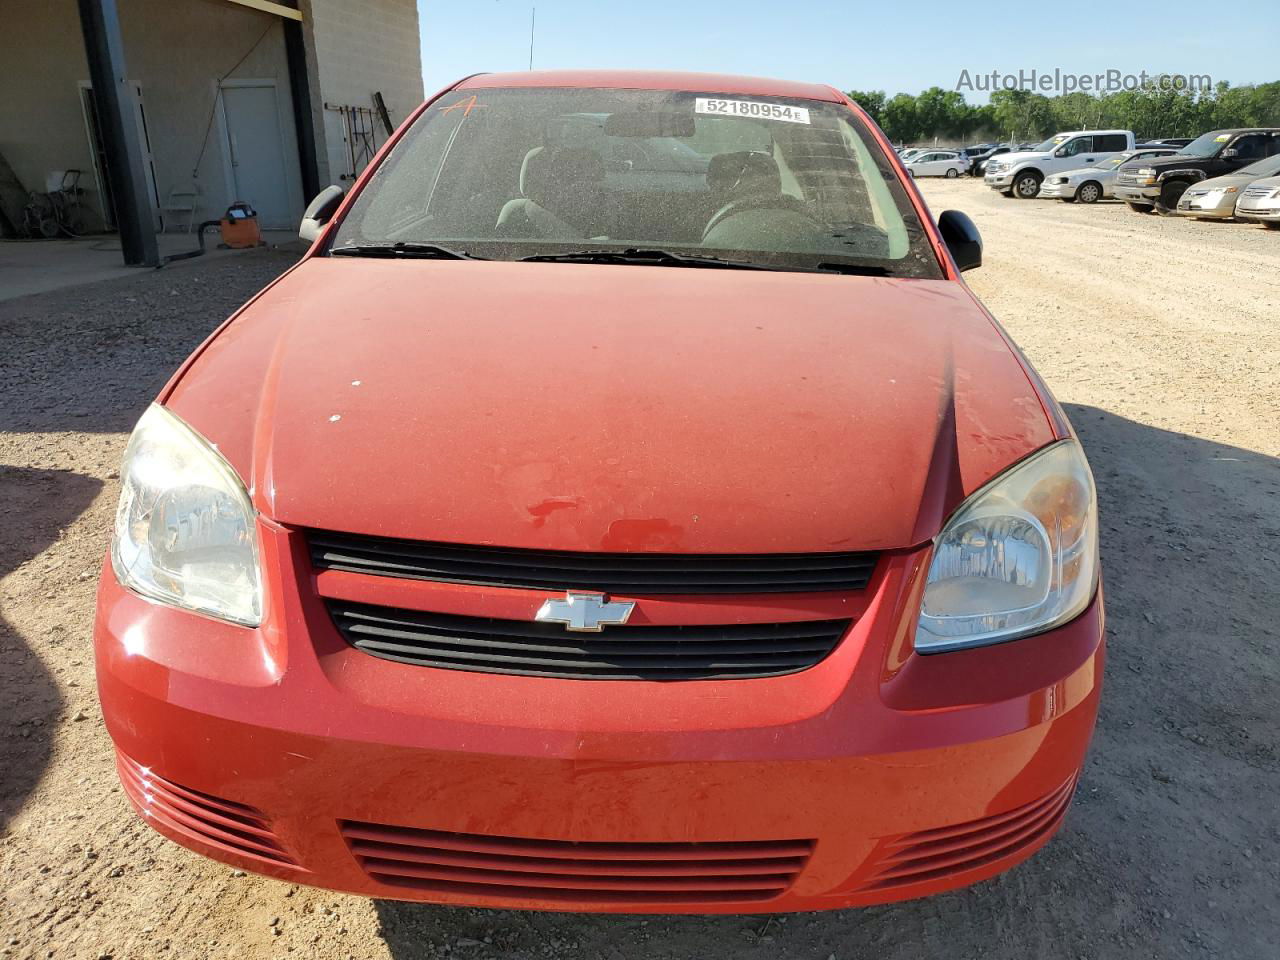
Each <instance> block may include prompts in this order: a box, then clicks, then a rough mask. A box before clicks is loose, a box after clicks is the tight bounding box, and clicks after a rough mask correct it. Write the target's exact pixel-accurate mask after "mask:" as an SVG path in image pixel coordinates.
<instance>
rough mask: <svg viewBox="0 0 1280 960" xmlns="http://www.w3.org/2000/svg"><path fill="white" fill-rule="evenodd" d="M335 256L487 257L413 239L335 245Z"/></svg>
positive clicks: (425, 258)
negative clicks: (343, 245) (342, 245)
mask: <svg viewBox="0 0 1280 960" xmlns="http://www.w3.org/2000/svg"><path fill="white" fill-rule="evenodd" d="M329 255H330V256H333V257H404V258H406V259H407V258H417V259H423V260H485V259H487V258H486V257H475V256H472V255H471V254H469V253H467V252H466V251H465V250H453V249H451V248H449V247H442V246H440V244H438V243H418V242H416V241H413V240H397V241H396V242H395V243H353V244H349V245H348V246H345V247H334V248H333V249H332V250H330V251H329Z"/></svg>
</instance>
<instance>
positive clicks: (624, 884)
mask: <svg viewBox="0 0 1280 960" xmlns="http://www.w3.org/2000/svg"><path fill="white" fill-rule="evenodd" d="M340 826H341V829H342V835H343V836H344V837H345V838H346V840H347V843H348V845H349V846H350V847H351V852H352V853H353V854H355V856H356V859H357V860H358V861H359V862H360V865H361V867H363V868H364V870H365V872H366V873H368V874H369V876H370V877H372V878H373V879H374V880H377V881H378V882H379V883H384V884H387V885H389V886H394V887H407V888H411V889H414V890H421V891H427V892H438V893H457V894H464V895H471V896H484V897H498V898H507V899H528V900H562V901H573V902H575V903H672V904H675V903H733V902H755V901H762V900H771V899H773V898H774V897H777V896H779V895H781V894H782V893H784V892H786V890H787V888H788V887H790V886H791V884H792V882H793V881H794V880H795V878H796V875H797V874H798V873H799V872H800V871H801V869H803V868H804V865H805V863H806V862H807V861H808V859H809V855H810V854H811V853H812V852H813V841H812V840H752V841H745V842H738V843H597V842H590V843H574V842H570V841H565V840H529V839H522V838H516V837H495V836H488V835H481V834H470V833H445V832H442V831H437V830H416V829H409V828H404V827H389V826H383V825H381V824H376V823H356V822H351V821H347V822H344V823H342V824H341V825H340Z"/></svg>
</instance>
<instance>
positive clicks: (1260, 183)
mask: <svg viewBox="0 0 1280 960" xmlns="http://www.w3.org/2000/svg"><path fill="white" fill-rule="evenodd" d="M1236 216H1237V217H1238V218H1239V219H1241V220H1252V221H1254V222H1256V223H1261V224H1262V225H1263V226H1266V227H1270V228H1271V229H1272V230H1276V229H1280V177H1267V178H1266V179H1265V180H1255V181H1253V183H1251V184H1249V186H1247V187H1245V188H1244V189H1243V190H1241V191H1240V199H1239V200H1237V201H1236Z"/></svg>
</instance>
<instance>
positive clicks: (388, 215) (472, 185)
mask: <svg viewBox="0 0 1280 960" xmlns="http://www.w3.org/2000/svg"><path fill="white" fill-rule="evenodd" d="M400 241H403V242H406V243H433V244H439V245H442V246H445V245H447V246H449V247H450V248H452V249H456V250H457V249H460V250H464V251H465V252H467V253H469V254H471V255H473V256H482V257H487V258H493V259H521V258H523V257H529V256H538V255H546V254H556V253H563V252H567V251H573V250H591V251H598V250H619V251H621V250H626V249H631V248H641V249H646V250H651V249H662V250H667V251H671V252H674V253H679V254H686V255H702V256H709V255H715V256H717V257H718V258H720V259H733V260H737V261H746V262H751V263H757V264H760V265H763V266H770V267H775V268H779V269H787V268H796V269H822V268H823V267H824V265H846V266H867V267H871V268H874V269H876V270H877V271H883V272H884V273H886V274H889V275H894V276H907V277H939V276H941V275H942V274H941V268H940V266H939V263H938V260H937V258H936V256H935V255H934V253H933V251H932V249H931V247H930V245H929V243H928V241H927V237H926V236H925V233H924V231H923V229H922V227H921V224H920V222H919V220H918V218H917V217H916V214H915V211H914V210H913V208H912V207H911V204H910V202H909V201H908V199H907V194H906V191H905V189H904V188H903V185H902V184H901V182H900V181H899V180H898V178H897V176H896V174H895V172H894V171H893V169H892V167H891V166H890V164H889V161H888V158H887V157H886V156H885V155H884V153H883V152H882V151H881V150H880V148H879V146H878V145H877V144H876V142H875V141H874V140H873V139H872V137H871V135H870V133H869V132H868V131H867V130H866V129H865V128H864V127H863V126H862V124H861V123H860V122H859V121H858V119H857V117H856V116H855V115H854V114H853V113H852V112H851V111H850V110H848V109H847V108H846V107H845V106H844V105H842V104H837V103H827V102H822V101H810V100H789V99H785V98H770V97H745V96H729V95H723V96H722V95H718V94H714V93H704V92H692V91H689V92H680V91H657V90H617V89H606V88H546V89H542V88H494V89H476V90H467V89H462V90H457V91H454V92H452V93H450V94H447V95H445V96H444V97H442V98H441V99H440V100H438V101H437V102H435V103H433V104H431V105H430V107H428V109H427V110H426V111H425V112H424V113H423V114H422V116H421V117H419V119H418V120H417V121H416V122H415V123H414V124H413V126H412V127H411V128H410V129H409V130H408V131H407V132H406V134H405V135H404V137H403V138H402V139H401V141H400V142H399V143H398V144H397V145H396V147H395V148H394V149H393V150H392V151H391V153H390V155H389V156H388V157H387V159H386V160H385V162H384V163H382V164H381V166H380V167H379V168H378V169H377V170H376V171H375V172H374V174H373V175H372V177H371V178H370V180H369V182H368V183H367V184H366V185H365V187H364V188H363V189H362V191H361V193H360V195H359V196H358V197H357V198H356V200H355V202H354V203H353V204H352V207H351V209H350V211H349V212H348V214H347V215H346V217H345V218H344V220H343V221H342V223H341V224H339V226H338V229H337V232H336V235H335V239H334V248H339V247H343V246H358V245H361V244H382V243H395V242H400Z"/></svg>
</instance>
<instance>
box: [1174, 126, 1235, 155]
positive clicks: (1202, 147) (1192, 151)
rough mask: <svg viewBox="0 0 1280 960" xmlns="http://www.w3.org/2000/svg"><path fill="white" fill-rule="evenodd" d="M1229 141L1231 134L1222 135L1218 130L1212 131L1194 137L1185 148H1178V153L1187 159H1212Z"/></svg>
mask: <svg viewBox="0 0 1280 960" xmlns="http://www.w3.org/2000/svg"><path fill="white" fill-rule="evenodd" d="M1230 139H1231V134H1229V133H1223V132H1222V131H1220V130H1214V131H1212V132H1210V133H1206V134H1204V135H1203V136H1199V137H1196V138H1195V139H1194V140H1192V141H1191V142H1190V143H1188V144H1187V145H1186V146H1185V147H1179V148H1178V153H1180V154H1182V155H1183V156H1189V157H1212V156H1213V155H1214V154H1215V153H1217V152H1218V151H1219V150H1221V149H1222V148H1223V147H1225V146H1226V145H1227V141H1228V140H1230Z"/></svg>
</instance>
